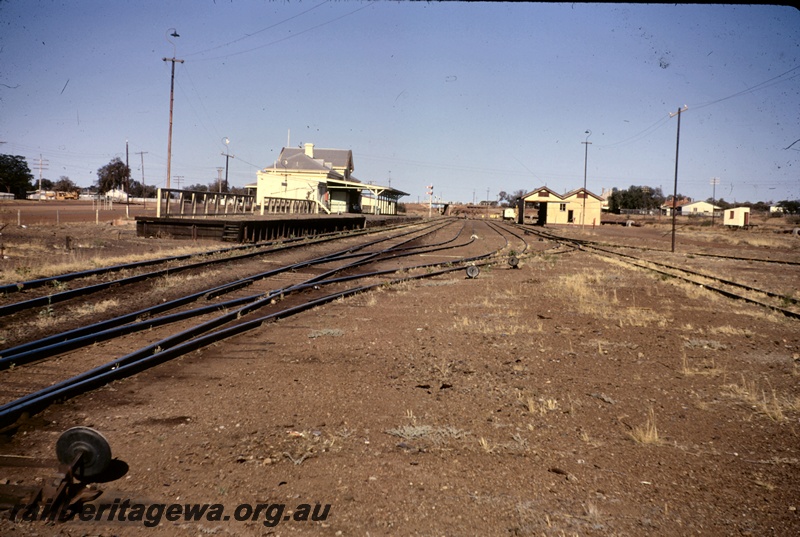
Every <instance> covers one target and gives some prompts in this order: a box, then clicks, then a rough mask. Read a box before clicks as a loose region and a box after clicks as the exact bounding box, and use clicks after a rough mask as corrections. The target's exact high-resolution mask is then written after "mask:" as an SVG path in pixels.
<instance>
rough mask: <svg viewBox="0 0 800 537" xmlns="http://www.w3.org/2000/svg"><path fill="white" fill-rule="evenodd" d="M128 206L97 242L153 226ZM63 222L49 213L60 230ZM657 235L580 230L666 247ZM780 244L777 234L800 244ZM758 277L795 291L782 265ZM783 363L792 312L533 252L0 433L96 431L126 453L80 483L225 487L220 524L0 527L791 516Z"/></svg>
mask: <svg viewBox="0 0 800 537" xmlns="http://www.w3.org/2000/svg"><path fill="white" fill-rule="evenodd" d="M15 224H16V223H14V224H13V225H11V226H8V228H7V229H6V230H4V231H3V235H2V236H3V238H4V240H5V241H6V242H7V248H10V246H9V245H10V244H11V242H9V241H10V240H11V239H9V238H8V237H9V236H10V235H9V233H18V232H21V231H20V230H16V229H12V228H16V225H15ZM127 226H128V227H127V228H126V227H125V225H123V226H122V227H121V228H120V229H122V230H123V231H124V232H123V234H122V235H121V236H120V237H111V238H108V240H109V241H110V242H116V241H124V240H125V236H126V233H127V237H128V238H129V239H130V241H131V242H130V244H131V248H132V249H140V248H143V249H146V247H147V246H148V244H150V245H152V244H153V243H147V242H146V241H143V242H141V243H140V242H138V241H139V239H135V238H133V237H132V234H131V233H130V229H131V228H130V225H129V224H128V225H127ZM79 228H81V229H83V228H82V227H81V226H75V227H73V228H71V229H69V230H67V229H64V228H63V227H61V228H60V227H58V226H52V227H49V228H46V229H47V230H46V232H44V233H45V234H46V233H52V234H53V236H55V237H56V238H55V239H52V240H53V241H54V244H55V243H56V242H60V241H61V240H63V238H61V236H60V235H59V234H66V233H73V234H75V233H76V231H77V230H78V229H79ZM42 229H44V227H42ZM86 229H93V230H94V231H93V233H95V236H99V235H97V229H96V228H95V227H91V226H89V227H87V228H86ZM103 229H106V228H103ZM664 231H665V230H664V228H663V227H662V228H657V227H655V226H646V227H643V228H622V227H617V226H613V229H612V227H609V226H606V227H603V228H598V229H596V230H593V231H587V232H585V234H586V236H588V237H591V238H593V239H595V240H617V239H618V238H619V237H622V238H621V239H619V240H634V241H635V242H636V243H637V244H639V245H650V246H654V247H658V248H666V249H668V247H669V243H668V240H669V237H668V236H666V235H665V233H664ZM575 233H577V232H575ZM623 234H624V236H623ZM700 237H702V232H701V231H692V230H684V231H683V232H682V235H681V240H684V241H685V242H682V243H680V244H681V245H682V247H683V248H685V249H684V250H683V252H686V251H690V250H691V251H698V250H700V249H715V248H716V249H717V250H719V251H725V252H726V253H730V252H729V251H728V250H733V251H734V253H738V254H739V255H750V256H752V257H759V256H760V257H766V255H767V253H768V252H772V250H769V249H768V247H764V246H747V245H742V244H738V245H732V244H718V243H712V242H709V241H705V242H703V241H702V239H701V238H700ZM80 240H85V239H80ZM103 240H106V238H104V239H103ZM692 240H695V241H697V242H696V244H692V242H691V241H692ZM797 240H800V239H796V238H795V241H797ZM785 244H788V245H789V247H788V248H783V249H782V250H781V251H780V252H773V253H775V255H778V254H780V255H782V256H784V257H786V258H788V259H792V260H795V261H797V260H798V259H799V258H800V256H799V255H798V250H797V242H794V243H792V242H791V237H789V236H787V238H786V242H785ZM150 247H151V248H160V247H162V246H150ZM661 258H662V260H664V261H667V262H674V263H677V262H678V261H679V260H680V259H683V260H685V255H684V254H683V253H681V254H675V255H671V254H668V253H664V254H663V256H662V257H661ZM691 262H694V263H699V261H697V260H692V261H691ZM708 263H709V264H711V263H714V262H712V261H709V262H708ZM708 266H711V265H706V268H707V267H708ZM770 271H772V273H771V274H772V275H770V274H768V273H770ZM760 272H764V274H763V275H761V274H759V273H760ZM776 273H777V274H778V276H775V274H776ZM753 274H754V278H755V279H758V278H762V277H763V278H764V281H765V282H770V283H769V285H771V286H774V287H778V286H781V288H782V292H786V293H787V294H788V293H791V292H795V296H796V290H797V289H798V287H800V275H799V274H798V270H797V269H796V268H795V267H792V268H786V267H778V268H775V267H772V268H763V269H762V268H760V267H756V268H754V269H753ZM765 285H766V283H765ZM87 352H110V351H108V350H105V349H104V348H103V346H98V347H96V348H95V349H91V350H87ZM111 357H112V356H111V355H109V358H111ZM799 381H800V325H798V321H793V320H790V319H786V318H784V317H783V316H781V315H779V314H773V313H769V312H766V311H764V310H763V309H761V308H757V307H755V306H751V305H747V304H744V303H738V302H733V301H731V300H729V299H726V298H722V297H719V296H716V295H712V294H710V293H709V292H707V291H704V290H702V289H699V288H697V287H689V286H687V285H681V284H678V283H676V282H674V281H673V280H664V279H661V278H659V277H657V276H653V275H650V274H648V273H645V272H643V271H640V270H633V269H629V268H625V267H623V266H621V265H619V264H616V263H613V262H609V261H605V260H603V259H600V258H598V257H595V256H592V255H591V254H588V253H584V252H573V253H567V254H560V255H552V254H547V253H545V254H541V253H539V254H536V255H532V256H529V257H527V258H525V259H524V262H523V265H522V266H521V268H519V269H516V270H515V269H511V268H507V267H505V266H497V267H494V268H491V269H486V270H483V271H482V272H481V274H480V276H479V277H478V278H477V279H474V280H471V279H466V278H465V276H464V274H462V273H452V274H450V275H449V276H444V277H437V278H434V279H429V280H422V281H419V282H416V283H413V284H402V285H399V286H395V287H393V288H388V289H385V290H382V291H380V292H376V293H371V294H366V295H360V296H356V297H352V298H349V299H346V300H343V301H340V302H336V303H333V304H329V305H326V306H323V307H319V308H317V309H315V310H312V311H310V312H306V313H303V314H299V315H297V316H294V317H292V318H290V319H287V320H284V321H280V322H278V323H274V324H270V325H268V326H264V327H262V329H260V330H259V331H253V332H250V333H248V334H245V335H243V336H240V337H236V338H233V339H230V340H228V341H226V342H223V343H220V344H218V345H216V346H212V347H209V348H205V349H204V350H202V351H199V352H196V353H193V354H191V355H188V356H184V357H182V358H180V359H178V360H175V361H173V362H171V363H168V364H165V365H162V366H159V367H157V368H154V369H151V370H149V371H147V372H144V373H142V374H140V375H138V376H136V377H134V378H131V379H127V380H124V381H120V382H116V383H114V384H113V385H110V386H107V387H105V388H103V389H101V390H98V391H96V392H94V393H91V394H88V395H85V396H82V397H79V398H76V399H74V400H71V401H67V402H65V403H63V404H60V405H55V406H53V407H51V408H50V409H48V410H47V411H45V412H44V413H42V414H41V415H39V416H36V417H34V418H33V419H32V420H31V421H30V422H29V423H27V424H26V425H25V426H23V427H22V428H21V429H20V430H19V431H18V432H17V433H16V434H14V435H13V436H11V437H8V438H6V439H5V441H4V442H3V443H1V444H0V454H18V455H30V456H37V457H50V458H51V457H53V453H54V444H55V441H56V439H57V438H58V435H59V434H61V432H63V431H64V430H65V429H67V428H69V427H72V426H75V425H86V426H90V427H94V428H96V429H97V430H99V431H100V432H102V433H103V434H104V435H105V437H106V438H107V439H108V440H109V442H110V444H111V446H112V450H113V455H114V457H115V458H116V459H118V460H119V461H121V463H120V466H121V467H123V468H125V465H127V469H126V471H124V470H123V471H122V472H120V473H124V475H121V476H117V477H118V479H115V480H111V481H109V482H105V483H99V484H97V485H95V486H96V487H97V488H98V489H100V490H101V491H103V495H102V496H101V497H100V498H99V499H98V500H97V501H98V502H100V501H105V502H108V503H111V502H113V501H114V499H115V498H119V499H130V500H131V502H132V503H133V502H143V503H147V504H151V503H165V504H170V503H180V504H186V503H200V504H205V503H210V504H222V505H224V506H225V509H226V513H227V514H229V515H231V516H230V519H229V520H227V521H224V520H223V521H208V520H203V521H196V522H195V521H193V522H186V521H183V520H180V521H168V520H166V519H165V518H162V519H161V520H160V524H159V525H158V526H157V527H145V526H144V525H143V524H142V523H133V522H127V523H123V522H107V521H100V522H79V521H70V522H64V523H58V524H55V525H46V524H44V523H42V522H25V521H22V522H16V523H12V522H10V521H8V520H7V519H6V518H7V517H6V516H4V515H3V514H2V513H0V516H2V520H0V534H2V535H9V536H14V535H20V536H22V535H148V536H149V535H192V536H194V535H205V534H212V535H332V536H334V535H372V536H374V535H453V536H460V535H547V536H550V535H553V536H561V535H669V536H672V535H758V536H761V535H776V536H787V535H798V534H800V514H798V508H800V488H798V485H797V483H798V480H800V382H799ZM648 426H649V428H648ZM647 433H650V434H649V436H648V434H647ZM122 463H124V464H122ZM6 471H7V469H5V468H2V467H0V483H1V482H3V481H2V480H3V479H4V475H3V472H6ZM52 474H53V471H52V469H49V468H43V469H30V470H28V471H27V474H23V475H19V474H14V475H12V474H11V473H10V471H9V473H8V477H5V479H8V480H9V481H8V482H9V483H11V484H33V483H36V479H40V480H41V479H42V478H49V477H50V476H51V475H52ZM240 504H251V505H255V504H285V505H286V511H285V512H284V513H283V514H284V515H292V514H294V513H295V512H296V507H297V506H299V505H301V504H311V505H312V506H313V505H315V504H323V505H325V504H329V505H330V510H329V513H328V516H327V519H325V520H319V521H311V520H307V521H296V520H293V519H291V517H289V518H290V519H289V520H281V521H279V523H278V524H277V525H275V526H274V527H268V526H266V525H265V524H264V520H265V519H264V516H261V517H260V518H259V519H258V520H250V521H246V522H242V521H236V520H234V516H233V512H234V510H235V509H236V508H237V506H239V505H240Z"/></svg>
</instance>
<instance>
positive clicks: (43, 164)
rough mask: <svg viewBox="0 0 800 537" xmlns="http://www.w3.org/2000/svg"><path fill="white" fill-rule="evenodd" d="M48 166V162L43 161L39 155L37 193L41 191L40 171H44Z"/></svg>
mask: <svg viewBox="0 0 800 537" xmlns="http://www.w3.org/2000/svg"><path fill="white" fill-rule="evenodd" d="M49 165H50V161H48V160H47V159H43V158H42V155H41V154H39V192H41V191H42V170H46V169H47V167H48V166H49Z"/></svg>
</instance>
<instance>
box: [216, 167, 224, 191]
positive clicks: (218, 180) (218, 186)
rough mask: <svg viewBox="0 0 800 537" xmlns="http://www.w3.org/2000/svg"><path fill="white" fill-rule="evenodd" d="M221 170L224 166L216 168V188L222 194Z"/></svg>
mask: <svg viewBox="0 0 800 537" xmlns="http://www.w3.org/2000/svg"><path fill="white" fill-rule="evenodd" d="M222 170H224V168H217V189H218V190H219V192H220V194H222Z"/></svg>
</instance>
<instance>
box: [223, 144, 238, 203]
mask: <svg viewBox="0 0 800 537" xmlns="http://www.w3.org/2000/svg"><path fill="white" fill-rule="evenodd" d="M222 141H223V142H224V143H225V152H224V153H221V155H224V156H225V190H224V191H225V192H227V191H228V159H232V158H236V157H235V156H233V155H230V154H229V153H228V144H230V143H231V141H230V140H229V139H228V138H223V139H222Z"/></svg>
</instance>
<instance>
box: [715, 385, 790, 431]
mask: <svg viewBox="0 0 800 537" xmlns="http://www.w3.org/2000/svg"><path fill="white" fill-rule="evenodd" d="M723 390H725V391H726V392H727V393H728V394H729V395H731V396H732V397H736V398H738V399H740V400H741V401H743V402H744V403H746V404H748V405H750V407H751V408H752V409H753V410H754V411H755V413H756V414H760V415H763V416H767V417H768V418H769V419H771V420H772V421H776V422H782V421H785V420H786V416H785V414H784V413H783V411H784V409H787V410H795V408H796V403H797V402H796V401H794V402H792V401H785V400H782V399H781V398H780V397H778V394H777V393H776V391H775V390H774V389H772V390H771V391H770V392H771V393H770V394H767V392H765V391H764V390H759V388H758V383H757V382H756V381H754V380H752V381H748V380H747V379H746V378H745V376H744V374H742V382H741V384H727V385H725V386H723Z"/></svg>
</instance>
